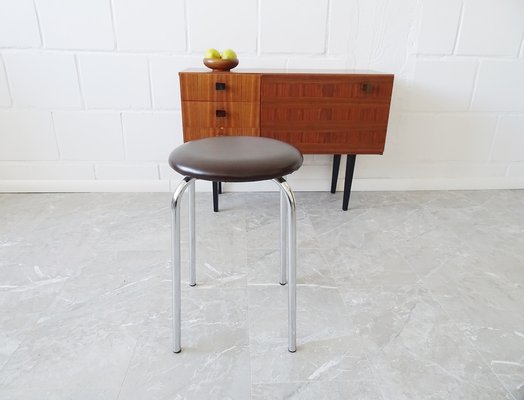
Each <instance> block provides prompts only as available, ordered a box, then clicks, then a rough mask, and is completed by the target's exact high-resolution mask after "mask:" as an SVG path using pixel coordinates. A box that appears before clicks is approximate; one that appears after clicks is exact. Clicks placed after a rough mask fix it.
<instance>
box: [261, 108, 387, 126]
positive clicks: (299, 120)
mask: <svg viewBox="0 0 524 400" xmlns="http://www.w3.org/2000/svg"><path fill="white" fill-rule="evenodd" d="M388 116H389V104H382V103H381V104H365V103H364V104H353V103H330V104H325V103H324V102H319V101H317V102H310V103H302V102H295V103H292V102H286V103H281V104H275V103H262V105H261V107H260V124H261V127H268V128H287V127H290V128H291V127H300V128H301V129H303V128H306V127H307V128H309V129H316V128H317V127H329V126H344V127H353V126H360V125H378V126H383V127H386V126H387V122H388Z"/></svg>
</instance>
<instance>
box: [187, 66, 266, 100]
mask: <svg viewBox="0 0 524 400" xmlns="http://www.w3.org/2000/svg"><path fill="white" fill-rule="evenodd" d="M259 89H260V75H258V74H235V73H234V72H227V73H218V72H210V73H184V72H181V73H180V93H181V96H182V101H252V102H258V101H260V91H259Z"/></svg>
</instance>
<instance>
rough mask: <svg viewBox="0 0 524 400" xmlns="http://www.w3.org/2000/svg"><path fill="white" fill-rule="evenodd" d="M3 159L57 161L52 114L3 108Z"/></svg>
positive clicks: (0, 126) (0, 128) (0, 113)
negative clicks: (4, 109) (5, 109)
mask: <svg viewBox="0 0 524 400" xmlns="http://www.w3.org/2000/svg"><path fill="white" fill-rule="evenodd" d="M0 143H1V146H0V160H6V161H9V160H27V161H33V160H58V158H59V155H58V147H57V144H56V137H55V133H54V132H53V121H52V118H51V113H49V112H43V111H0Z"/></svg>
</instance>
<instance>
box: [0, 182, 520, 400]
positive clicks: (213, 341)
mask: <svg viewBox="0 0 524 400" xmlns="http://www.w3.org/2000/svg"><path fill="white" fill-rule="evenodd" d="M197 199H198V200H197V240H198V244H197V251H198V259H197V267H198V285H197V286H196V287H195V288H190V287H188V286H187V284H184V285H183V294H182V301H183V310H182V314H183V315H182V320H183V326H182V334H183V337H182V346H183V351H182V353H181V354H173V353H171V350H170V346H171V336H170V335H171V332H170V322H171V320H170V301H171V291H170V290H171V289H170V277H171V276H170V266H169V263H170V260H169V257H170V254H169V252H170V243H169V240H170V239H169V235H170V231H169V221H170V220H169V201H170V196H169V195H168V194H165V193H151V194H144V193H142V194H140V193H137V194H121V193H120V194H114V193H113V194H20V195H17V194H11V195H9V194H4V195H0V306H1V312H0V399H2V400H7V399H75V400H78V399H148V400H149V399H264V400H265V399H291V398H293V399H359V400H379V399H380V400H403V399H409V400H412V399H417V400H419V399H420V400H422V399H431V400H437V399H472V400H473V399H474V400H482V399H486V400H496V399H513V400H522V399H524V191H477V192H444V191H442V192H388V193H385V192H384V193H378V192H375V193H372V192H356V193H353V195H352V201H351V208H350V211H348V212H342V211H341V210H340V204H341V195H340V194H336V195H331V194H329V193H298V194H297V200H298V230H299V231H298V245H299V252H298V262H299V264H298V283H299V287H298V330H297V342H298V350H297V352H296V353H295V354H290V353H288V352H287V347H286V346H287V319H286V287H281V286H280V285H278V283H277V281H278V273H279V253H278V245H279V237H278V235H279V229H278V223H279V222H278V212H279V208H278V195H277V194H276V193H242V194H241V193H226V194H224V195H222V197H221V207H222V211H221V212H220V213H218V214H216V213H213V212H212V211H211V199H210V195H209V194H207V193H197ZM184 229H186V230H185V232H186V233H187V227H186V228H184ZM186 244H187V243H186ZM185 247H187V246H184V248H185ZM182 257H183V258H184V259H185V258H186V257H187V254H186V253H184V254H183V255H182ZM182 279H183V282H185V283H187V271H186V270H185V269H184V271H183V276H182Z"/></svg>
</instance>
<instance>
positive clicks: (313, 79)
mask: <svg viewBox="0 0 524 400" xmlns="http://www.w3.org/2000/svg"><path fill="white" fill-rule="evenodd" d="M392 89H393V76H392V75H391V76H390V75H315V74H311V75H296V74H293V75H263V76H262V77H261V83H260V95H261V98H262V102H264V103H266V102H267V103H271V102H274V103H281V102H286V101H297V100H300V101H304V102H309V101H315V100H316V99H318V100H322V102H324V104H325V103H326V102H330V101H341V100H344V101H352V100H355V101H359V102H361V101H366V102H376V103H389V101H390V99H391V92H392Z"/></svg>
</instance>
